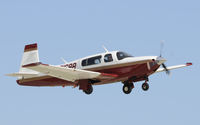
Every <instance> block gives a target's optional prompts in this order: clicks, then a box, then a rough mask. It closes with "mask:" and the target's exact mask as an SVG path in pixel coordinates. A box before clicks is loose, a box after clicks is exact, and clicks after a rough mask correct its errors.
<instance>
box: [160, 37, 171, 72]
mask: <svg viewBox="0 0 200 125" xmlns="http://www.w3.org/2000/svg"><path fill="white" fill-rule="evenodd" d="M164 42H165V41H164V40H161V42H160V57H162V52H163V49H164ZM162 67H163V68H164V69H165V72H166V74H167V75H170V71H169V70H168V69H167V66H166V65H165V64H164V63H162Z"/></svg>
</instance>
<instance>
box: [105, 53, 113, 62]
mask: <svg viewBox="0 0 200 125" xmlns="http://www.w3.org/2000/svg"><path fill="white" fill-rule="evenodd" d="M112 61H113V58H112V54H106V55H105V56H104V62H112Z"/></svg>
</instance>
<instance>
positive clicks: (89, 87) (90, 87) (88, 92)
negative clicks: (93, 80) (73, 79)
mask: <svg viewBox="0 0 200 125" xmlns="http://www.w3.org/2000/svg"><path fill="white" fill-rule="evenodd" d="M83 92H85V94H87V95H90V94H92V92H93V87H92V85H88V88H87V90H83Z"/></svg>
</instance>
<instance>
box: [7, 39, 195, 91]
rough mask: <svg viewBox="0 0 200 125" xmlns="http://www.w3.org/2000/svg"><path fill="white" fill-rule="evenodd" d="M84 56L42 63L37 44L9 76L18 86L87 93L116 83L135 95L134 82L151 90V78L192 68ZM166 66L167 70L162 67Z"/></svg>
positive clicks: (155, 60) (115, 54) (159, 60)
mask: <svg viewBox="0 0 200 125" xmlns="http://www.w3.org/2000/svg"><path fill="white" fill-rule="evenodd" d="M104 49H105V51H106V52H104V53H100V54H96V55H92V56H88V57H84V58H81V59H78V60H75V61H72V62H69V63H68V62H66V61H65V60H64V59H63V61H64V62H65V64H63V65H49V64H43V63H41V62H40V61H39V54H38V47H37V43H35V44H30V45H26V46H25V48H24V54H23V58H22V62H21V66H20V70H19V72H17V73H12V74H7V75H8V76H13V77H18V79H17V83H18V84H19V85H23V86H63V87H65V86H73V87H79V89H80V90H83V92H85V93H86V94H91V93H92V92H93V87H92V86H93V85H103V84H109V83H115V82H122V83H123V89H122V90H123V92H124V93H125V94H129V93H131V91H132V89H133V88H134V83H135V82H139V81H145V82H144V83H143V84H142V89H143V90H144V91H147V90H148V89H149V84H148V81H149V79H148V78H149V76H150V75H152V74H154V73H158V72H163V71H165V72H166V73H167V74H169V73H170V72H169V71H170V70H172V69H177V68H182V67H186V66H190V65H192V63H186V64H183V65H176V66H170V67H166V66H165V64H164V62H166V59H164V58H163V57H162V56H142V57H133V56H131V55H129V54H127V53H125V52H122V51H112V52H109V51H108V50H107V49H106V48H105V47H104ZM160 66H162V67H163V68H159V67H160Z"/></svg>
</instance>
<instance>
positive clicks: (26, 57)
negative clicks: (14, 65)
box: [19, 43, 39, 73]
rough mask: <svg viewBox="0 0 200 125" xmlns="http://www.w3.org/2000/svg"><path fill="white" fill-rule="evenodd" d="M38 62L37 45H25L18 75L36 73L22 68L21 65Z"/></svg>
mask: <svg viewBox="0 0 200 125" xmlns="http://www.w3.org/2000/svg"><path fill="white" fill-rule="evenodd" d="M37 62H39V54H38V47H37V43H34V44H29V45H26V46H25V48H24V54H23V57H22V61H21V65H20V70H19V72H20V73H38V72H36V71H33V70H30V69H26V68H23V67H22V66H23V65H27V64H31V63H37Z"/></svg>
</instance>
